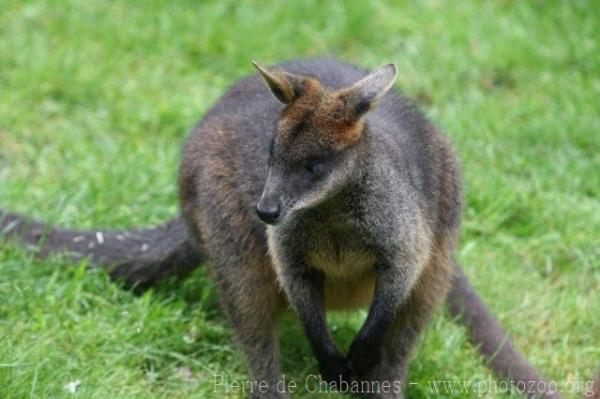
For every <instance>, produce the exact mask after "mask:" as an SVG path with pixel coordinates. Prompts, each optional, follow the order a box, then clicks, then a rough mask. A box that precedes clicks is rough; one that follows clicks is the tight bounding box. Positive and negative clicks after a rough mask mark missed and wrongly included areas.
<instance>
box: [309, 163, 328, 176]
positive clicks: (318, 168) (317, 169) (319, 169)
mask: <svg viewBox="0 0 600 399" xmlns="http://www.w3.org/2000/svg"><path fill="white" fill-rule="evenodd" d="M306 170H308V171H309V172H310V173H312V174H313V175H315V176H323V173H325V165H323V162H311V163H309V164H308V165H306Z"/></svg>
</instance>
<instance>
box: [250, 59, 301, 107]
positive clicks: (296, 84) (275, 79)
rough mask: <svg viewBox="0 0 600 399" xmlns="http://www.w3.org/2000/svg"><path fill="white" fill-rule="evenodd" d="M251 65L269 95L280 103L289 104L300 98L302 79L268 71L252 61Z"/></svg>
mask: <svg viewBox="0 0 600 399" xmlns="http://www.w3.org/2000/svg"><path fill="white" fill-rule="evenodd" d="M252 65H254V67H255V68H256V69H257V70H258V72H259V73H260V75H261V76H262V78H263V79H264V81H265V82H266V83H267V86H269V89H270V90H271V93H273V95H274V96H275V98H276V99H278V100H279V101H281V102H282V103H284V104H289V103H291V102H293V101H294V100H295V99H296V98H298V97H299V96H300V94H301V92H302V82H303V80H304V79H305V78H304V77H302V76H296V75H292V74H290V73H287V72H284V71H282V70H280V69H272V70H268V69H267V68H265V67H263V66H261V65H259V64H257V63H256V62H254V61H252Z"/></svg>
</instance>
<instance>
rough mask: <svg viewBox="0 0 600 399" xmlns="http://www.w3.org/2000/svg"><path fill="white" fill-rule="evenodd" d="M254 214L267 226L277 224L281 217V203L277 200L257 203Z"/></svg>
mask: <svg viewBox="0 0 600 399" xmlns="http://www.w3.org/2000/svg"><path fill="white" fill-rule="evenodd" d="M256 214H257V215H258V217H259V218H260V220H262V221H263V222H265V223H267V224H277V222H278V221H279V216H280V215H281V203H280V202H279V200H274V199H272V200H269V201H263V200H261V201H259V203H258V205H256Z"/></svg>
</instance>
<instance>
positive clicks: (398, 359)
mask: <svg viewBox="0 0 600 399" xmlns="http://www.w3.org/2000/svg"><path fill="white" fill-rule="evenodd" d="M449 265H450V263H449V262H445V261H439V260H438V261H437V262H436V263H434V262H431V263H430V265H429V267H428V268H426V269H425V270H424V271H423V273H422V275H421V277H420V279H419V282H418V283H417V284H418V285H419V286H418V287H415V288H413V290H412V293H411V295H410V296H409V298H408V300H407V301H406V302H405V303H404V304H403V305H402V307H401V308H400V309H399V311H398V314H397V315H396V318H395V319H394V322H393V323H392V324H391V325H390V327H389V329H388V331H387V333H386V337H385V340H384V343H383V346H382V348H381V351H382V362H381V364H380V365H379V366H377V367H376V368H375V369H374V370H373V371H372V372H371V373H369V375H367V376H360V377H361V379H362V384H363V386H365V387H366V386H368V387H369V388H370V392H367V393H366V394H364V395H362V397H365V398H378V399H379V398H381V399H383V398H385V399H388V398H389V399H391V398H394V399H401V398H404V390H405V388H406V374H407V372H408V365H409V360H410V356H411V353H412V351H413V349H414V346H415V344H416V342H417V339H418V337H419V335H420V333H421V331H422V330H423V329H424V328H425V327H426V325H427V323H428V322H429V320H430V318H431V316H432V315H433V313H434V311H435V309H436V308H437V307H438V306H439V304H440V302H441V301H443V300H444V298H445V294H446V292H447V291H448V287H449V286H450V273H449V272H448V269H449V268H450V266H449ZM367 382H368V383H369V384H368V385H366V383H367ZM377 390H379V392H377ZM362 391H365V389H362Z"/></svg>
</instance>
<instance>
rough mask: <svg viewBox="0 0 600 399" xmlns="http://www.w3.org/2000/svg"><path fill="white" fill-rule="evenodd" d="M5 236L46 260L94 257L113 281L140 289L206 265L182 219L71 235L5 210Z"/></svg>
mask: <svg viewBox="0 0 600 399" xmlns="http://www.w3.org/2000/svg"><path fill="white" fill-rule="evenodd" d="M1 235H5V236H6V237H15V238H18V239H19V241H21V242H22V243H24V244H26V245H30V246H33V247H34V250H35V252H36V254H37V255H38V256H39V257H42V258H44V257H47V256H48V255H52V254H62V255H64V256H66V257H68V258H70V259H73V260H81V259H83V258H85V257H89V258H90V262H91V263H92V264H93V265H96V266H102V267H106V268H108V269H109V272H110V275H111V277H112V278H114V279H116V280H122V281H124V282H125V283H126V284H127V285H129V286H136V287H139V288H144V287H148V286H150V285H153V284H155V283H157V282H159V281H161V280H164V279H166V278H169V277H184V276H186V275H187V274H189V273H190V272H191V271H192V270H194V269H195V268H196V267H197V266H199V265H200V264H201V263H202V261H203V260H204V255H203V254H202V253H201V252H200V249H199V248H198V246H197V244H196V243H195V242H194V240H193V239H192V238H191V235H190V234H189V233H188V231H187V225H186V223H185V222H184V221H183V219H181V218H176V219H173V220H171V221H169V222H166V223H163V224H161V225H159V226H156V227H150V228H145V229H133V230H69V229H60V228H53V227H51V226H49V225H48V224H46V223H41V222H37V221H31V220H29V219H27V218H26V217H24V216H21V215H18V214H14V213H10V212H3V211H0V236H1Z"/></svg>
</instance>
